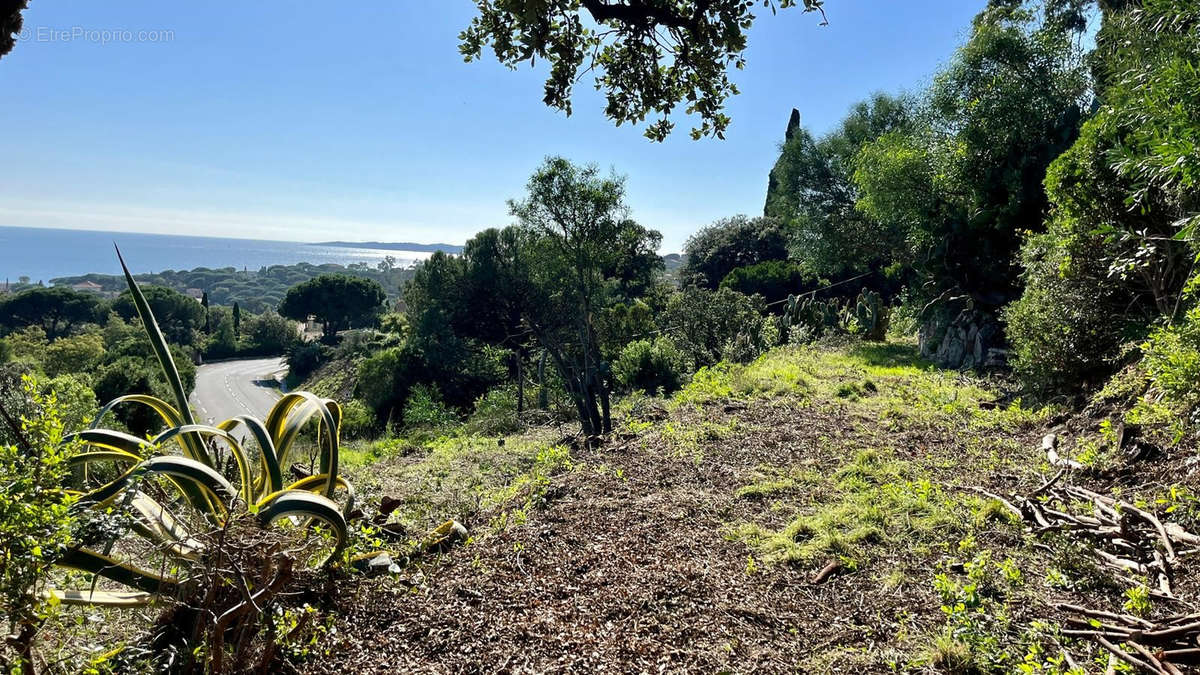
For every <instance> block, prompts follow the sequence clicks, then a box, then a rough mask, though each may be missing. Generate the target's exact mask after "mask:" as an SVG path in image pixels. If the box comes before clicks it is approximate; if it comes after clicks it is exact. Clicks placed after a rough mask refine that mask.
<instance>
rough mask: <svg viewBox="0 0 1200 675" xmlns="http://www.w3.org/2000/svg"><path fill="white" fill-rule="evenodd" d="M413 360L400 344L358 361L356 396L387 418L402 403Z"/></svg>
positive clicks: (381, 416)
mask: <svg viewBox="0 0 1200 675" xmlns="http://www.w3.org/2000/svg"><path fill="white" fill-rule="evenodd" d="M411 365H412V359H411V358H410V355H409V354H408V353H407V352H406V351H405V350H404V349H402V348H400V347H392V348H390V349H385V350H383V351H381V352H379V353H377V354H375V355H373V356H370V357H368V358H366V359H364V360H363V361H362V363H359V364H358V384H357V389H356V390H355V391H356V395H357V397H358V398H359V399H361V400H362V401H363V403H365V404H366V405H367V407H368V408H370V409H371V410H372V411H374V413H375V418H376V419H377V420H380V421H388V420H390V419H391V418H392V416H393V414H394V412H395V411H396V409H398V408H399V407H400V406H401V404H403V402H404V399H405V397H406V396H407V395H408V387H409V386H410V384H411V378H410V375H409V373H410V368H411Z"/></svg>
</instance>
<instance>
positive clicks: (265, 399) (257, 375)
mask: <svg viewBox="0 0 1200 675" xmlns="http://www.w3.org/2000/svg"><path fill="white" fill-rule="evenodd" d="M285 370H287V366H286V365H284V363H283V359H282V358H279V357H273V358H269V359H237V360H234V361H221V362H220V363H209V364H205V365H203V366H200V367H199V368H197V369H196V389H195V390H194V391H193V392H192V396H191V401H192V407H193V409H194V410H195V412H196V421H197V422H200V423H201V424H216V423H218V422H223V421H225V420H227V419H229V418H231V417H235V416H237V415H246V414H250V415H254V416H255V417H258V418H259V419H264V418H266V416H267V413H268V412H270V410H271V406H273V405H275V401H276V400H277V399H278V398H279V389H277V388H276V386H275V374H276V373H280V372H282V371H285Z"/></svg>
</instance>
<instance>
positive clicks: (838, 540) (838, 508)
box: [732, 450, 971, 568]
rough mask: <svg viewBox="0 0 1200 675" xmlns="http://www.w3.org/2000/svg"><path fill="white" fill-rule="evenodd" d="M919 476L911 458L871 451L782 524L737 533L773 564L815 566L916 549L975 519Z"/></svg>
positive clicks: (750, 526) (857, 562)
mask: <svg viewBox="0 0 1200 675" xmlns="http://www.w3.org/2000/svg"><path fill="white" fill-rule="evenodd" d="M917 474H918V472H917V470H916V468H915V467H914V466H913V465H912V464H910V463H908V462H904V461H900V460H896V459H894V458H893V457H891V456H890V455H888V454H885V453H881V452H878V451H875V450H864V451H862V452H860V453H858V455H857V456H856V457H855V458H854V459H853V460H852V461H850V462H848V463H846V464H844V465H843V466H841V467H840V468H839V469H838V470H837V471H836V472H835V473H834V474H833V475H832V476H830V477H829V478H828V479H827V480H826V481H825V485H823V486H820V488H819V489H818V490H817V491H816V492H815V494H816V495H818V496H817V497H816V498H814V501H813V502H812V503H811V504H809V505H807V506H804V507H801V508H800V513H799V514H798V515H796V516H795V517H794V518H793V519H792V520H791V522H789V523H788V524H787V525H785V526H784V527H783V528H782V529H780V530H777V531H774V530H771V529H769V528H765V527H763V526H761V525H758V524H756V523H742V524H739V525H736V526H734V527H733V528H732V534H733V535H734V536H735V537H737V538H739V539H742V540H743V541H745V542H746V543H747V544H748V545H749V546H750V547H751V548H753V549H754V550H755V551H756V552H757V555H758V556H759V557H760V558H761V559H763V560H765V561H767V562H788V563H800V564H812V563H816V562H819V561H822V560H824V559H826V558H829V557H837V558H839V559H840V560H842V562H843V564H844V565H846V566H848V567H851V568H856V567H859V566H861V565H864V564H866V563H869V562H870V560H871V559H872V558H873V557H874V552H875V551H876V550H878V549H880V548H882V547H887V548H888V549H889V550H894V549H895V548H896V547H899V546H903V547H907V548H910V549H915V548H917V547H918V546H920V545H922V544H925V545H930V544H933V543H935V542H940V541H945V540H946V538H947V537H952V536H955V535H954V533H956V532H961V531H962V530H963V528H964V524H965V523H969V522H970V518H969V514H970V513H971V509H970V507H969V506H968V505H967V504H966V503H965V502H963V501H959V500H957V499H955V498H953V497H951V496H949V495H947V494H946V493H944V491H943V490H942V489H941V488H939V487H938V486H937V485H935V484H933V483H932V482H931V481H929V480H928V479H926V478H923V477H920V476H919V475H917ZM755 485H760V484H752V485H751V486H747V488H748V489H749V490H750V491H751V492H753V491H754V490H755V487H754V486H755ZM762 487H769V486H766V485H762ZM744 489H745V488H744Z"/></svg>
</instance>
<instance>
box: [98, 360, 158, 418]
mask: <svg viewBox="0 0 1200 675" xmlns="http://www.w3.org/2000/svg"><path fill="white" fill-rule="evenodd" d="M154 379H155V378H154V373H153V372H151V371H150V370H149V369H148V368H147V367H146V362H145V361H144V360H142V359H138V358H136V357H133V356H123V357H121V358H119V359H117V360H116V361H114V362H113V363H110V364H108V365H106V366H104V367H103V368H101V369H100V371H99V372H98V373H97V374H96V383H95V385H94V388H95V391H96V398H97V399H99V400H100V401H103V402H105V403H107V402H109V401H111V400H113V399H115V398H117V397H118V396H124V395H126V394H150V395H152V394H154ZM112 414H113V415H115V416H116V418H117V420H118V421H120V422H121V424H124V425H125V427H126V428H127V429H129V431H131V432H132V433H134V434H135V435H137V436H145V435H146V434H148V433H150V432H151V431H154V430H155V429H158V428H159V427H161V426H162V420H161V419H160V418H159V416H158V415H157V414H156V413H155V412H154V411H153V410H152V409H150V407H149V406H143V405H120V406H117V407H116V408H114V409H113V412H112Z"/></svg>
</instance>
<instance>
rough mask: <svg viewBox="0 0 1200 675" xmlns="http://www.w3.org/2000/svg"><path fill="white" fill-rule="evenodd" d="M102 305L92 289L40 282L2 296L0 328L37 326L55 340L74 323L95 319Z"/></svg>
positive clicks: (13, 328) (10, 328) (0, 302)
mask: <svg viewBox="0 0 1200 675" xmlns="http://www.w3.org/2000/svg"><path fill="white" fill-rule="evenodd" d="M100 307H101V300H100V297H99V296H97V295H95V294H93V293H82V292H80V291H76V290H74V289H72V288H66V287H62V286H52V287H50V288H43V287H40V286H38V287H35V288H31V289H29V290H25V291H21V292H20V293H14V294H12V295H6V296H5V297H3V298H2V299H0V329H4V330H5V331H14V330H18V329H20V328H24V327H26V326H38V327H40V328H41V329H42V330H43V331H45V334H46V336H47V337H48V338H49V339H51V340H53V339H55V338H57V337H60V336H62V335H67V334H68V333H70V332H71V329H72V328H74V327H75V326H78V325H80V324H83V323H87V322H89V321H95V320H96V318H97V314H98V313H99V311H100Z"/></svg>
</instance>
